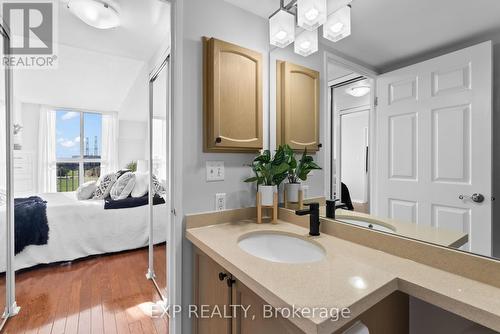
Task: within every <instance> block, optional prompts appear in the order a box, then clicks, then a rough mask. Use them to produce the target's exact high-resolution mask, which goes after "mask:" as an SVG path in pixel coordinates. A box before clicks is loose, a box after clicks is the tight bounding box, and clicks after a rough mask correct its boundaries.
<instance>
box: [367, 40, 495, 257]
mask: <svg viewBox="0 0 500 334" xmlns="http://www.w3.org/2000/svg"><path fill="white" fill-rule="evenodd" d="M377 96H378V107H377V129H376V134H377V143H376V144H377V171H376V177H377V180H376V196H377V198H376V201H375V204H376V207H375V211H374V212H373V213H374V214H375V215H378V216H381V217H390V218H393V219H397V220H402V221H406V222H412V223H416V224H421V225H432V226H435V227H437V228H442V229H453V230H459V231H463V232H465V233H467V234H468V235H469V243H468V244H467V245H466V246H465V247H464V249H466V250H468V251H472V252H474V253H478V254H483V255H487V256H491V238H492V236H491V224H492V223H491V195H492V194H491V111H492V48H491V42H485V43H482V44H479V45H475V46H473V47H469V48H466V49H463V50H460V51H457V52H453V53H450V54H447V55H444V56H441V57H438V58H434V59H431V60H428V61H425V62H422V63H418V64H415V65H412V66H409V67H405V68H402V69H399V70H396V71H393V72H390V73H386V74H383V75H381V76H380V77H379V78H378V79H377ZM474 193H478V194H482V195H483V196H484V201H483V202H481V203H479V202H475V201H473V200H472V199H471V198H470V196H471V195H472V194H474ZM460 195H463V198H461V197H460Z"/></svg>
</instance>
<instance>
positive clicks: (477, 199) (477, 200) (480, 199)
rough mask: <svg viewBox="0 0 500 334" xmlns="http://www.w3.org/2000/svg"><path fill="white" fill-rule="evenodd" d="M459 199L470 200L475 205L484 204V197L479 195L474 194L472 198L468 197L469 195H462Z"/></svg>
mask: <svg viewBox="0 0 500 334" xmlns="http://www.w3.org/2000/svg"><path fill="white" fill-rule="evenodd" d="M458 198H459V199H462V200H463V199H470V200H471V201H473V202H475V203H483V202H484V195H483V194H479V193H474V194H472V196H467V195H460V196H458Z"/></svg>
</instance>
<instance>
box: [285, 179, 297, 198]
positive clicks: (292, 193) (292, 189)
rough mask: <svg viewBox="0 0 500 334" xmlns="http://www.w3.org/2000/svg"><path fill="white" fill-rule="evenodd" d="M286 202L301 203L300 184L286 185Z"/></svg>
mask: <svg viewBox="0 0 500 334" xmlns="http://www.w3.org/2000/svg"><path fill="white" fill-rule="evenodd" d="M285 187H286V189H285V190H286V200H287V201H288V202H292V203H297V202H298V201H299V190H300V183H285Z"/></svg>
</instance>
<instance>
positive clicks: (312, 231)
mask: <svg viewBox="0 0 500 334" xmlns="http://www.w3.org/2000/svg"><path fill="white" fill-rule="evenodd" d="M304 205H307V206H308V207H309V209H305V210H297V211H295V214H296V215H297V216H305V215H309V235H312V236H318V235H319V223H320V221H319V203H315V202H313V203H304Z"/></svg>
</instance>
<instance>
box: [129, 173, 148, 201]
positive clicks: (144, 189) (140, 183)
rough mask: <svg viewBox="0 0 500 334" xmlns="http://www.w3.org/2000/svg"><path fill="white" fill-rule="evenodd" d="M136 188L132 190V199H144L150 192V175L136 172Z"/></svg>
mask: <svg viewBox="0 0 500 334" xmlns="http://www.w3.org/2000/svg"><path fill="white" fill-rule="evenodd" d="M134 175H135V186H134V189H133V190H132V194H131V195H132V197H136V198H137V197H142V196H144V195H146V194H147V193H148V191H149V173H147V172H146V173H143V172H135V173H134Z"/></svg>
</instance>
